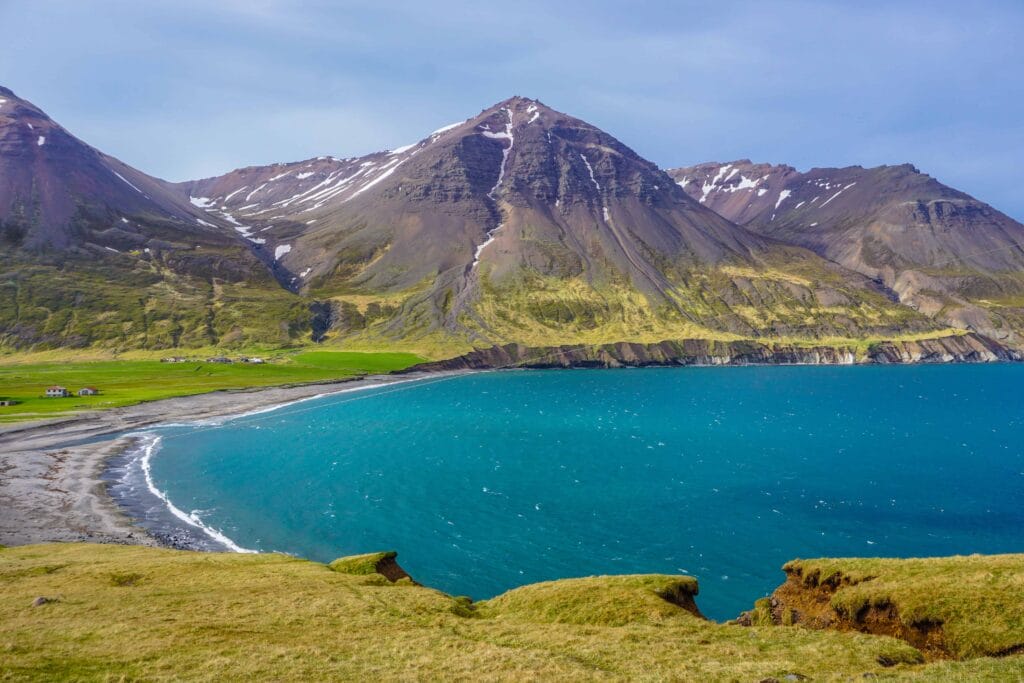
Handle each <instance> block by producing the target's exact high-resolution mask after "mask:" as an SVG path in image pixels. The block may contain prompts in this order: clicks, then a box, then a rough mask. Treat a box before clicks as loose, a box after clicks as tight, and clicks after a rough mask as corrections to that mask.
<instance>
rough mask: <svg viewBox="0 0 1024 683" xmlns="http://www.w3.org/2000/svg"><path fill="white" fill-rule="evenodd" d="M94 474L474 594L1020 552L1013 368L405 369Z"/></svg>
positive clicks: (181, 513) (1018, 421) (148, 510)
mask: <svg viewBox="0 0 1024 683" xmlns="http://www.w3.org/2000/svg"><path fill="white" fill-rule="evenodd" d="M111 476H113V477H114V478H116V479H118V483H117V485H116V486H115V487H114V489H115V493H116V494H117V495H118V497H119V498H121V500H122V501H125V502H126V503H128V504H129V507H130V509H131V510H132V511H133V514H135V515H136V516H137V517H139V518H140V519H141V520H142V521H143V522H144V523H145V524H147V525H148V526H150V527H151V528H153V529H155V530H157V531H161V532H162V533H164V534H165V535H171V536H174V535H175V534H180V535H179V536H176V537H178V538H182V537H187V538H191V539H192V540H193V541H194V542H196V543H198V544H200V545H206V547H231V548H234V549H249V550H260V551H271V550H274V551H283V552H288V553H294V554H296V555H300V556H303V557H307V558H311V559H315V560H320V561H330V560H332V559H334V558H336V557H340V556H343V555H350V554H356V553H363V552H370V551H376V550H397V551H398V552H399V562H400V564H401V565H402V566H403V567H404V568H405V569H406V570H407V571H409V573H410V574H412V576H413V577H414V578H416V579H417V580H418V581H420V582H422V583H424V584H426V585H429V586H433V587H436V588H439V589H441V590H443V591H446V592H449V593H452V594H456V595H470V596H472V597H473V598H475V599H481V598H487V597H491V596H494V595H496V594H499V593H501V592H503V591H505V590H508V589H510V588H513V587H515V586H518V585H522V584H524V583H532V582H536V581H544V580H549V579H558V578H564V577H572V576H586V575H593V574H622V573H647V572H664V573H687V574H692V575H694V576H696V577H697V578H698V579H699V581H700V596H699V597H698V600H697V602H698V605H699V606H700V607H701V609H702V610H703V611H704V613H705V614H707V615H708V616H710V617H712V618H716V619H727V618H732V617H735V616H736V615H738V614H739V613H740V612H741V611H742V610H744V609H747V608H749V607H750V606H751V605H752V604H753V602H754V600H755V599H757V598H759V597H762V596H764V595H766V594H768V593H770V592H771V591H772V589H773V588H774V587H775V586H777V585H778V584H779V583H781V582H782V580H783V578H784V577H783V574H782V572H781V569H780V568H781V566H782V564H783V563H784V562H785V561H787V560H789V559H792V558H796V557H818V556H872V557H873V556H885V557H907V556H926V555H949V554H967V553H1001V552H1024V365H938V366H869V367H815V366H803V367H737V368H658V369H642V370H571V371H565V370H553V371H515V372H491V373H481V374H473V375H463V376H457V377H449V378H443V379H427V380H422V381H418V382H410V383H406V384H401V385H396V386H391V387H386V388H378V389H372V390H366V391H361V392H356V393H347V394H340V395H337V396H333V397H325V398H321V399H317V400H314V401H306V402H302V403H297V404H294V405H291V406H287V407H283V408H280V409H278V410H274V411H270V412H263V413H259V414H255V415H249V416H243V417H239V418H236V419H233V420H229V421H225V422H223V423H222V424H220V425H212V424H207V425H185V426H177V427H168V428H164V429H160V430H156V431H154V432H151V433H149V434H148V435H147V437H146V438H145V439H144V440H143V441H142V447H141V448H139V450H138V451H137V452H136V453H134V454H133V455H132V456H131V457H128V458H126V459H125V460H124V461H123V462H121V463H120V464H119V465H118V466H117V467H115V468H114V469H113V470H112V474H111ZM147 476H148V481H147ZM154 493H156V494H158V495H154ZM159 496H162V498H161V497H159ZM172 510H173V512H172Z"/></svg>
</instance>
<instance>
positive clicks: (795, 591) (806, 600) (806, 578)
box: [736, 564, 950, 666]
mask: <svg viewBox="0 0 1024 683" xmlns="http://www.w3.org/2000/svg"><path fill="white" fill-rule="evenodd" d="M784 570H785V572H786V582H785V583H784V584H782V585H781V586H779V588H777V589H776V590H775V592H774V593H772V595H771V597H768V598H762V599H761V600H758V601H757V604H756V606H755V608H754V609H753V610H751V611H749V612H744V613H743V614H741V615H740V616H739V618H738V619H736V623H738V624H740V625H742V626H766V625H769V624H771V625H775V626H802V627H804V628H812V629H831V630H835V631H860V632H862V633H871V634H874V635H882V636H892V637H894V638H899V639H900V640H904V641H906V642H908V643H910V644H911V645H912V646H913V647H915V648H917V649H918V650H919V651H921V652H922V653H924V655H925V656H927V657H928V658H929V659H945V658H948V657H950V652H949V649H948V648H947V646H946V643H945V638H944V637H943V631H942V624H941V623H937V622H933V621H927V620H921V621H911V620H908V619H904V618H901V616H900V613H899V610H898V609H897V608H896V606H895V605H893V604H892V603H891V602H888V603H879V604H869V605H866V606H865V607H864V608H863V609H861V610H860V611H858V612H857V613H855V614H849V613H846V612H845V611H843V610H840V609H836V608H835V607H834V606H833V605H832V597H833V596H834V595H835V593H836V591H837V590H839V589H840V588H842V587H844V586H850V585H854V584H855V583H856V581H853V580H851V579H850V578H849V577H847V576H844V575H843V574H834V575H832V576H829V577H827V578H824V579H823V578H822V577H820V576H818V575H815V574H811V575H804V574H803V572H802V571H801V570H800V568H799V567H798V566H794V565H793V564H787V565H786V566H785V567H784ZM879 663H880V664H882V665H883V666H893V665H894V664H896V663H897V662H895V661H884V660H881V659H880V660H879Z"/></svg>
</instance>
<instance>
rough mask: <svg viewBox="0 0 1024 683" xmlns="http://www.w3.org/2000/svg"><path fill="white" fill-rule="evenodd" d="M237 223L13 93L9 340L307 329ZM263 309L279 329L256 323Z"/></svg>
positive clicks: (71, 341) (3, 134)
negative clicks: (108, 152)
mask: <svg viewBox="0 0 1024 683" xmlns="http://www.w3.org/2000/svg"><path fill="white" fill-rule="evenodd" d="M231 227H232V225H231V223H230V222H228V221H226V220H223V219H217V218H211V217H210V215H209V214H207V213H206V212H204V211H202V210H201V209H199V208H197V207H195V206H193V205H192V204H190V203H189V202H188V201H187V198H183V197H182V195H181V193H180V191H178V190H177V188H176V187H174V186H172V185H170V184H169V183H166V182H164V181H161V180H159V179H157V178H153V177H150V176H148V175H146V174H145V173H142V172H141V171H138V170H136V169H134V168H131V167H130V166H128V165H126V164H124V163H122V162H120V161H118V160H117V159H114V158H113V157H110V156H108V155H106V154H103V153H102V152H100V151H98V150H96V149H94V148H92V147H90V146H89V145H87V144H85V143H83V142H82V141H80V140H78V139H77V138H75V137H74V136H73V135H71V134H70V133H68V132H67V131H66V130H65V129H64V128H62V127H61V126H60V125H58V124H57V123H55V122H54V121H53V120H52V119H50V118H49V117H48V116H47V115H46V114H45V113H43V112H42V111H41V110H40V109H39V108H38V107H36V106H34V105H32V104H31V103H29V102H27V101H25V100H23V99H20V98H18V97H17V96H15V95H14V93H12V92H11V91H10V90H8V89H6V88H0V345H3V346H7V347H15V348H24V347H39V346H44V347H45V346H85V345H89V344H92V343H96V342H105V343H112V344H116V345H123V346H126V347H138V346H179V345H186V346H187V345H193V346H194V345H205V344H215V343H218V342H220V341H222V340H224V339H225V338H230V337H232V336H235V337H239V338H250V339H264V340H267V341H281V340H282V339H284V340H286V339H287V338H288V334H287V333H286V332H283V331H282V330H281V329H280V328H279V322H280V323H283V324H285V325H286V326H297V327H296V329H298V328H301V327H303V326H304V327H305V328H306V329H308V322H306V321H303V320H301V319H296V318H295V311H294V310H292V309H293V302H292V301H289V300H288V297H285V296H283V294H282V293H281V291H280V287H278V286H277V284H276V282H274V279H273V277H272V276H271V274H270V271H269V270H268V268H267V267H266V266H265V265H264V264H263V262H262V261H261V260H260V257H259V255H258V254H254V253H253V251H252V250H251V249H249V248H248V247H247V246H246V245H245V244H244V243H243V242H242V240H241V239H240V237H239V236H238V235H237V234H232V230H231ZM226 304H229V305H226ZM260 310H267V311H272V315H273V316H274V319H275V321H274V322H273V323H272V325H271V327H270V329H269V330H259V329H257V328H256V326H255V325H252V324H251V323H250V322H249V321H251V320H252V314H253V313H254V312H258V311H260ZM278 317H279V320H278ZM256 319H257V320H264V321H265V320H266V319H267V316H257V318H256Z"/></svg>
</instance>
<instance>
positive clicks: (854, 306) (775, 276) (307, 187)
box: [180, 97, 937, 345]
mask: <svg viewBox="0 0 1024 683" xmlns="http://www.w3.org/2000/svg"><path fill="white" fill-rule="evenodd" d="M180 189H181V192H182V195H183V196H187V197H188V198H189V200H190V202H191V203H192V204H193V205H195V206H197V207H202V208H204V209H205V210H206V211H207V212H208V214H209V215H210V216H211V217H213V218H219V219H225V220H230V221H234V222H236V223H238V224H241V225H243V226H244V229H245V232H246V234H247V235H248V238H249V239H250V240H252V241H253V242H258V244H257V245H256V246H257V247H258V248H259V249H262V250H263V251H264V252H265V253H267V254H273V258H274V262H275V263H276V264H277V266H278V268H279V269H281V271H282V272H284V271H286V272H287V273H289V275H288V277H287V278H286V281H287V283H288V284H289V285H290V286H291V287H292V288H293V289H294V290H295V291H297V292H299V293H301V294H302V295H304V296H308V297H312V298H315V299H317V300H318V301H319V302H320V303H321V304H322V306H321V308H320V309H319V310H320V311H321V312H322V316H321V320H320V321H319V324H318V325H319V329H320V330H321V334H322V335H326V336H334V337H337V338H346V339H349V340H377V341H380V340H384V341H388V340H392V341H393V340H408V339H421V340H436V341H439V342H442V343H462V344H463V345H465V344H466V343H467V342H468V343H469V344H473V345H488V344H494V343H500V342H506V341H516V342H522V343H527V344H550V343H554V342H557V343H594V342H606V341H623V340H627V339H628V340H633V341H661V340H663V339H680V338H687V337H708V336H711V337H726V338H744V337H762V336H767V337H773V336H775V337H778V336H789V337H800V338H820V337H836V336H839V337H858V338H860V337H869V336H870V337H886V336H891V335H895V334H899V333H905V332H908V331H910V332H924V331H932V330H934V329H936V327H937V326H936V325H935V324H934V323H932V321H930V320H928V319H927V318H925V317H924V316H921V315H919V314H917V313H915V312H913V311H910V310H909V309H906V308H904V307H901V306H897V305H894V304H893V302H891V301H890V300H889V299H888V298H887V297H886V295H885V293H884V292H882V291H881V289H880V288H878V287H876V286H875V285H874V284H873V283H871V282H870V280H868V279H867V278H864V277H862V276H858V275H856V274H854V273H851V272H849V271H847V270H844V269H843V268H840V267H837V266H836V265H835V264H832V263H829V262H827V261H825V260H823V259H821V258H820V257H818V256H816V255H814V254H813V253H811V252H810V251H807V250H805V249H802V248H799V247H793V246H790V245H786V244H783V243H780V242H779V241H777V240H774V239H766V238H765V237H764V236H762V235H759V234H757V233H755V232H752V231H750V230H747V229H744V228H741V227H738V226H736V225H735V224H733V223H731V222H730V221H728V220H725V219H723V218H722V217H721V216H720V215H718V214H716V213H715V212H714V211H711V210H709V209H707V208H706V207H704V206H702V205H701V204H700V203H699V202H697V201H695V200H693V199H692V198H691V197H690V196H688V194H687V193H686V192H684V191H683V189H682V188H680V187H679V186H678V185H677V184H676V183H675V182H673V181H672V179H671V178H670V177H669V176H668V175H667V174H666V173H664V172H663V171H661V170H660V169H658V168H657V167H656V166H655V165H654V164H652V163H651V162H649V161H646V160H644V159H642V158H641V157H639V156H638V155H637V154H636V153H635V152H633V151H632V150H631V149H629V148H628V147H627V146H625V145H624V144H622V143H621V142H619V141H618V140H616V139H615V138H614V137H612V136H610V135H608V134H607V133H605V132H603V131H601V130H599V129H597V128H595V127H593V126H591V125H589V124H587V123H585V122H583V121H580V120H579V119H576V118H573V117H571V116H568V115H566V114H562V113H560V112H557V111H555V110H553V109H550V108H549V107H547V106H545V105H544V104H542V103H541V102H538V101H536V100H531V99H527V98H522V97H513V98H511V99H508V100H505V101H504V102H500V103H498V104H496V105H494V106H493V107H490V108H488V109H485V110H483V111H482V112H481V113H480V114H478V115H477V116H474V117H472V118H470V119H467V120H465V121H462V122H458V123H455V124H452V125H449V126H445V127H444V128H441V129H439V130H437V131H434V132H433V133H431V134H430V135H428V136H427V137H425V138H423V139H422V140H420V141H418V142H416V143H413V144H411V145H405V146H403V147H399V148H397V149H394V150H390V151H385V152H379V153H376V154H371V155H368V156H365V157H361V158H345V159H339V158H335V157H318V158H316V159H310V160H306V161H301V162H296V163H292V164H275V165H272V166H265V167H250V168H244V169H239V170H237V171H234V172H232V173H229V174H226V175H224V176H220V177H216V178H208V179H204V180H199V181H194V182H189V183H184V184H182V185H180Z"/></svg>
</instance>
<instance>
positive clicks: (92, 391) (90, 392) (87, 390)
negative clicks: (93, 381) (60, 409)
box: [78, 387, 100, 396]
mask: <svg viewBox="0 0 1024 683" xmlns="http://www.w3.org/2000/svg"><path fill="white" fill-rule="evenodd" d="M98 393H100V390H99V389H97V388H96V387H82V388H81V389H79V390H78V395H79V396H95V395H96V394H98Z"/></svg>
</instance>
